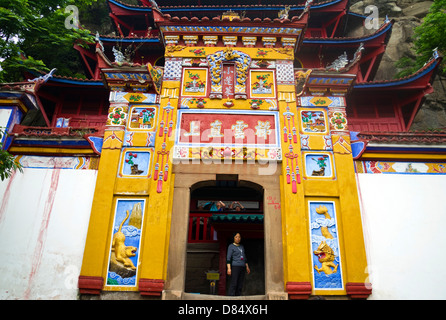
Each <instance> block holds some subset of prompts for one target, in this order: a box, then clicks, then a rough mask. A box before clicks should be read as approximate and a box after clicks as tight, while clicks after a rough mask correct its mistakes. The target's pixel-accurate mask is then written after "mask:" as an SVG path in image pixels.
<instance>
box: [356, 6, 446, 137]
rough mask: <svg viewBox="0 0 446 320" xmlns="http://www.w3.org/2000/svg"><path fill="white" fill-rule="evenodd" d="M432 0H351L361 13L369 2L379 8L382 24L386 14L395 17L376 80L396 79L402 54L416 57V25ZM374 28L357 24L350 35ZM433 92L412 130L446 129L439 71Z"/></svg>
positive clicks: (445, 88)
mask: <svg viewBox="0 0 446 320" xmlns="http://www.w3.org/2000/svg"><path fill="white" fill-rule="evenodd" d="M432 3H433V1H417V0H390V1H389V0H360V1H358V0H352V1H351V6H350V11H351V12H355V13H358V14H362V15H366V16H367V15H369V14H370V13H365V8H366V7H367V6H368V5H374V6H376V7H377V8H378V10H379V11H378V13H379V18H380V19H379V20H380V25H381V24H382V23H383V21H384V19H385V17H386V15H387V16H388V18H389V19H394V20H395V24H394V25H393V28H392V35H391V37H390V40H389V43H388V45H387V48H386V53H385V54H384V56H383V59H382V61H381V64H380V67H379V70H378V72H377V74H376V77H375V80H390V79H394V78H395V76H396V74H397V73H398V72H399V71H400V70H399V69H398V68H397V67H396V66H395V63H396V62H397V61H398V60H399V59H400V58H402V57H414V51H413V43H412V36H413V34H414V29H415V28H416V27H417V26H419V25H420V24H421V23H422V19H423V18H424V17H425V16H426V14H427V13H428V12H429V8H430V6H431V5H432ZM374 31H375V30H373V29H372V30H367V29H366V28H364V27H362V28H358V29H356V30H351V31H350V32H349V36H361V35H366V34H370V33H373V32H374ZM433 87H434V90H435V91H434V93H432V94H430V95H428V96H427V97H426V101H425V102H424V104H423V106H422V107H421V108H420V110H419V111H418V113H417V115H416V117H415V119H414V122H413V124H412V127H411V128H410V130H411V131H416V130H435V129H443V130H445V129H446V78H445V77H441V76H439V75H437V76H436V77H435V81H434V83H433Z"/></svg>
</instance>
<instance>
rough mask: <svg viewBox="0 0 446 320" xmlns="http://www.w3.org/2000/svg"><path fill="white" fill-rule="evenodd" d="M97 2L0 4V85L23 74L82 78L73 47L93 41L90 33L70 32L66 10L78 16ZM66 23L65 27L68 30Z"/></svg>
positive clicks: (18, 0) (6, 0) (15, 0)
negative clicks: (75, 10) (53, 73)
mask: <svg viewBox="0 0 446 320" xmlns="http://www.w3.org/2000/svg"><path fill="white" fill-rule="evenodd" d="M96 1H97V0H77V1H74V0H0V58H1V59H2V61H1V65H0V66H1V69H2V70H1V71H0V82H14V81H20V80H22V79H23V78H22V77H23V72H24V71H41V72H48V71H49V70H50V69H52V68H57V70H58V71H57V74H58V75H64V76H81V75H82V73H83V68H82V64H81V63H80V59H79V57H78V54H77V52H76V50H74V49H73V44H74V43H75V42H78V43H79V44H80V45H83V44H85V43H86V42H91V41H93V39H94V37H93V35H92V34H91V32H90V31H89V30H86V29H83V28H82V27H80V28H72V27H71V26H72V23H71V25H70V15H72V12H70V11H68V12H65V11H66V10H65V9H66V8H67V6H69V5H75V6H76V8H78V9H79V12H80V11H82V10H86V8H88V7H89V6H90V5H91V4H92V3H95V2H96ZM67 21H68V22H69V23H68V26H69V27H70V28H67V27H66V26H67Z"/></svg>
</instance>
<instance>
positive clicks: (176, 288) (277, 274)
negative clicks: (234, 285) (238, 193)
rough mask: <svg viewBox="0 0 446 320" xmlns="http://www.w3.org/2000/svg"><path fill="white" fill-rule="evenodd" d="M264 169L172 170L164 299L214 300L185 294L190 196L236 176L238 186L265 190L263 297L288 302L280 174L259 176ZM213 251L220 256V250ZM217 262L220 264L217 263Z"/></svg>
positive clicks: (185, 167) (204, 167)
mask: <svg viewBox="0 0 446 320" xmlns="http://www.w3.org/2000/svg"><path fill="white" fill-rule="evenodd" d="M267 165H268V164H267ZM269 165H270V164H269ZM264 166H266V165H264ZM277 167H278V168H279V166H277ZM262 168H263V167H262V165H260V164H257V163H255V164H248V163H241V164H235V163H232V164H226V165H220V164H206V165H203V164H202V163H199V164H182V163H179V164H176V165H174V166H173V174H174V175H175V183H174V186H173V187H174V192H173V199H172V213H171V217H170V238H169V248H168V252H166V254H168V259H167V266H166V267H167V268H166V280H165V285H164V290H163V299H166V300H171V299H192V298H194V299H208V298H210V297H211V296H209V295H207V294H197V295H194V294H190V293H189V294H187V291H186V290H185V289H186V268H187V256H188V252H187V251H188V249H187V247H188V237H189V225H190V224H189V219H190V208H191V201H192V198H193V197H192V196H191V194H192V193H193V192H194V191H195V190H197V189H198V188H202V187H209V186H211V185H212V184H213V185H215V184H216V183H217V182H216V181H218V180H220V181H223V180H231V179H221V178H222V177H223V178H224V175H234V174H236V175H237V176H238V179H237V181H238V186H244V187H248V188H251V189H256V188H257V189H258V190H263V193H262V192H261V191H260V194H262V203H263V204H262V206H263V235H264V241H263V239H262V243H263V246H264V251H263V252H264V258H263V261H264V272H265V275H264V286H265V289H264V296H265V298H266V299H287V293H286V292H285V285H284V275H283V244H282V243H283V241H282V215H281V208H280V199H281V197H280V173H281V171H280V170H275V171H271V170H270V171H268V172H269V173H270V174H268V175H259V170H260V169H262ZM217 173H218V174H217ZM220 183H223V182H220ZM225 246H226V244H225ZM225 249H226V248H225ZM212 250H214V251H218V253H219V252H220V248H218V249H212ZM218 261H220V260H219V259H218ZM255 297H256V296H255ZM217 298H218V296H217ZM225 298H226V299H228V298H229V297H225Z"/></svg>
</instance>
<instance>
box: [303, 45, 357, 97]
mask: <svg viewBox="0 0 446 320" xmlns="http://www.w3.org/2000/svg"><path fill="white" fill-rule="evenodd" d="M362 50H363V47H362V44H361V45H360V47H359V48H358V49H357V50H356V53H355V54H354V56H353V58H352V59H351V60H346V61H345V63H338V64H336V63H335V62H334V63H332V64H331V65H329V66H327V67H326V68H317V69H312V71H311V73H310V75H309V76H308V79H307V81H306V89H305V91H306V93H307V94H309V95H314V96H324V95H333V96H346V95H348V94H349V92H350V91H351V89H352V87H353V85H354V83H355V80H356V76H357V74H358V71H359V62H360V60H361V55H362Z"/></svg>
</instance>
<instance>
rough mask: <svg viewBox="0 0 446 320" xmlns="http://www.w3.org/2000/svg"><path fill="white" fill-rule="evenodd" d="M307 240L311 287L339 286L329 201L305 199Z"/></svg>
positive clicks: (338, 256)
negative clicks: (307, 227) (307, 228)
mask: <svg viewBox="0 0 446 320" xmlns="http://www.w3.org/2000/svg"><path fill="white" fill-rule="evenodd" d="M308 211H309V216H310V219H309V221H310V241H311V257H312V266H313V269H314V270H313V287H314V289H315V290H341V289H343V280H342V269H341V254H340V249H339V237H338V227H337V222H336V207H335V203H334V202H332V201H309V202H308Z"/></svg>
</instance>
